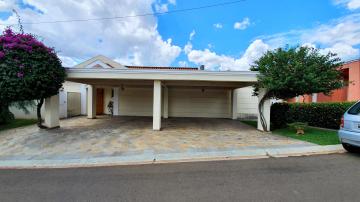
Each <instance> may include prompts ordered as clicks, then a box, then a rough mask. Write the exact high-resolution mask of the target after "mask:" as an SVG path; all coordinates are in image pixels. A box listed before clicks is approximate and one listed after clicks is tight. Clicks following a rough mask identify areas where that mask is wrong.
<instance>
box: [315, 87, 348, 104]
mask: <svg viewBox="0 0 360 202" xmlns="http://www.w3.org/2000/svg"><path fill="white" fill-rule="evenodd" d="M347 100H348V87H344V88H341V89H336V90H333V91H332V94H331V95H330V96H327V95H324V94H323V93H318V95H317V102H345V101H347Z"/></svg>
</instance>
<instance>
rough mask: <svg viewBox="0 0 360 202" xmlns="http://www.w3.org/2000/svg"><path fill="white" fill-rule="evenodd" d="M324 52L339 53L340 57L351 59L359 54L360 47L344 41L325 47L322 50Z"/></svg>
mask: <svg viewBox="0 0 360 202" xmlns="http://www.w3.org/2000/svg"><path fill="white" fill-rule="evenodd" d="M321 52H322V53H323V54H327V53H328V52H332V53H337V54H338V56H339V57H340V58H342V59H343V60H349V59H352V58H354V57H356V56H359V54H360V51H359V49H355V48H353V47H352V46H351V45H348V44H344V43H337V44H334V45H333V46H331V47H329V48H324V49H322V50H321Z"/></svg>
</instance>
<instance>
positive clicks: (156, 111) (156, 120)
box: [153, 80, 161, 130]
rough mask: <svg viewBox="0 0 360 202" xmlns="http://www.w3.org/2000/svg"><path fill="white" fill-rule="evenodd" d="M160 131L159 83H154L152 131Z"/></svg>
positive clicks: (156, 81)
mask: <svg viewBox="0 0 360 202" xmlns="http://www.w3.org/2000/svg"><path fill="white" fill-rule="evenodd" d="M160 129H161V81H159V80H155V81H154V101H153V130H160Z"/></svg>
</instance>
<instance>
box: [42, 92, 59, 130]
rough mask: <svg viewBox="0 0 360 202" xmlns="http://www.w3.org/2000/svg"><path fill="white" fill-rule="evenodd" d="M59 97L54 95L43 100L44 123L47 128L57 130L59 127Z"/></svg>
mask: <svg viewBox="0 0 360 202" xmlns="http://www.w3.org/2000/svg"><path fill="white" fill-rule="evenodd" d="M59 108H60V105H59V95H54V96H51V97H49V98H46V99H45V123H44V125H45V126H46V127H48V128H57V127H59V126H60V119H59V115H60V114H59Z"/></svg>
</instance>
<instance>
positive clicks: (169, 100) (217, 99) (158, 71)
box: [44, 55, 270, 130]
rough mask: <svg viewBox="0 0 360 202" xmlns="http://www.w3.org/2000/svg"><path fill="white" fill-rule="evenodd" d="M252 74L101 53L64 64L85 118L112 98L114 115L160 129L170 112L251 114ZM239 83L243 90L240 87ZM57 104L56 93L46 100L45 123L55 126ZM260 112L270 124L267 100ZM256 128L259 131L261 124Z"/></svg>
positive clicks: (101, 110)
mask: <svg viewBox="0 0 360 202" xmlns="http://www.w3.org/2000/svg"><path fill="white" fill-rule="evenodd" d="M256 76H257V72H251V71H227V72H215V71H206V70H203V69H201V68H177V67H147V66H124V65H122V64H119V63H117V62H115V61H113V60H111V59H109V58H107V57H105V56H101V55H100V56H96V57H94V58H91V59H89V60H87V61H85V62H83V63H80V64H78V65H76V66H74V67H72V68H67V79H66V80H67V81H68V82H74V83H81V84H83V85H85V89H84V93H83V97H84V98H83V99H80V100H86V104H83V105H81V106H83V107H84V108H85V109H83V110H81V109H80V112H81V113H82V114H84V113H86V114H87V117H88V118H90V119H91V118H96V116H97V115H101V114H109V113H110V111H109V110H108V105H109V103H110V101H111V102H112V103H113V115H114V116H151V117H153V130H161V128H162V125H161V122H162V120H163V119H167V118H171V117H205V118H229V119H237V118H238V117H239V106H240V108H242V109H243V110H242V111H244V112H246V113H240V115H241V114H242V115H243V114H245V115H244V116H247V115H249V114H253V113H254V112H255V111H257V110H255V109H256V107H255V105H257V100H258V98H257V97H252V96H251V94H250V92H251V87H250V86H252V85H253V84H254V83H256V82H257V77H256ZM242 88H244V89H245V91H244V90H239V89H242ZM241 92H242V93H241ZM240 94H241V95H244V96H239V95H240ZM259 96H262V94H261V93H260V95H259ZM245 97H247V98H245ZM249 98H250V101H248V100H249ZM60 104H61V99H59V95H56V96H53V97H51V98H47V99H46V100H45V112H44V117H45V125H46V126H48V127H49V128H52V127H58V126H59V113H60V112H59V105H60ZM85 105H86V106H85ZM80 108H81V107H80ZM246 110H247V111H246ZM246 114H247V115H246ZM242 115H241V116H242ZM264 115H265V118H266V120H268V121H267V122H268V123H270V101H268V102H266V103H265V105H264ZM253 116H254V114H253ZM255 116H256V115H255ZM258 129H259V130H263V128H262V127H261V124H258ZM269 129H270V124H268V128H267V130H269Z"/></svg>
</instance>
